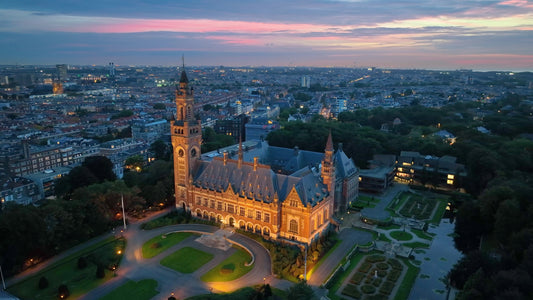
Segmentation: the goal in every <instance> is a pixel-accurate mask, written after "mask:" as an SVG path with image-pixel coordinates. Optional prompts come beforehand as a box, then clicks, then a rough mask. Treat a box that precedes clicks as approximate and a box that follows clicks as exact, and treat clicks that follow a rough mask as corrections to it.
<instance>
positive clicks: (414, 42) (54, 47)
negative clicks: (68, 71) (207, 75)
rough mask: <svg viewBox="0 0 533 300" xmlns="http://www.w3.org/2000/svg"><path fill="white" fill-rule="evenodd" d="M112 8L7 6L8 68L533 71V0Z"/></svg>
mask: <svg viewBox="0 0 533 300" xmlns="http://www.w3.org/2000/svg"><path fill="white" fill-rule="evenodd" d="M148 2H149V1H128V2H126V1H115V2H113V3H107V2H106V1H101V0H95V1H92V2H90V3H87V2H79V1H76V2H72V1H64V0H58V1H53V2H52V3H44V2H43V3H34V1H16V2H12V3H3V4H1V5H0V32H2V34H1V36H0V45H2V47H0V64H23V65H25V64H56V63H67V64H80V65H83V64H97V65H105V64H107V62H110V61H113V62H115V63H116V64H117V65H177V64H180V63H181V59H180V57H181V55H182V54H184V55H185V57H186V58H187V64H189V65H225V66H313V67H332V66H335V67H367V66H376V67H380V68H400V69H413V68H415V69H442V70H453V69H463V68H464V69H474V70H481V71H486V70H505V71H532V70H533V54H531V50H530V45H531V44H533V34H532V31H533V3H532V2H531V1H526V0H507V1H466V2H465V1H456V0H453V1H446V2H439V1H425V2H423V3H421V2H419V1H394V2H391V1H384V0H382V1H364V0H353V1H349V0H345V1H342V0H341V1H290V2H288V3H285V2H282V1H278V0H274V1H268V2H263V1H261V2H257V1H232V2H231V3H230V4H228V3H223V2H219V1H194V2H176V1H158V2H157V3H148Z"/></svg>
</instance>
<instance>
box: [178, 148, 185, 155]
mask: <svg viewBox="0 0 533 300" xmlns="http://www.w3.org/2000/svg"><path fill="white" fill-rule="evenodd" d="M183 154H184V153H183V149H180V151H178V155H179V156H180V157H183Z"/></svg>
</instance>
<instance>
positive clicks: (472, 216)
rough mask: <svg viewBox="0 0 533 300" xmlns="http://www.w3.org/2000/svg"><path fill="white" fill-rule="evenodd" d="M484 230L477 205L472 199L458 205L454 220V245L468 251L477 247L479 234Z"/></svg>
mask: <svg viewBox="0 0 533 300" xmlns="http://www.w3.org/2000/svg"><path fill="white" fill-rule="evenodd" d="M483 232H484V227H483V222H482V220H481V213H480V209H479V205H478V204H477V202H474V201H467V202H465V203H463V205H461V206H460V207H459V211H458V212H457V216H456V221H455V237H454V238H453V240H454V242H455V247H456V248H457V249H458V250H459V251H461V252H463V253H468V252H470V251H472V250H475V249H478V248H479V243H480V240H481V236H482V234H483Z"/></svg>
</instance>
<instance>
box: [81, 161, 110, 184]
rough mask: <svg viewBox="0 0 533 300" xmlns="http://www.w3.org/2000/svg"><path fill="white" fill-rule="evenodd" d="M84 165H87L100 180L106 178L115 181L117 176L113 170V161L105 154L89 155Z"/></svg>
mask: <svg viewBox="0 0 533 300" xmlns="http://www.w3.org/2000/svg"><path fill="white" fill-rule="evenodd" d="M82 166H84V167H86V168H87V169H89V171H91V173H92V174H93V175H94V176H95V177H96V178H98V180H99V182H103V181H104V180H109V181H113V180H115V179H117V176H116V175H115V173H114V172H113V163H112V162H111V160H109V158H107V157H105V156H89V157H87V158H85V161H83V163H82Z"/></svg>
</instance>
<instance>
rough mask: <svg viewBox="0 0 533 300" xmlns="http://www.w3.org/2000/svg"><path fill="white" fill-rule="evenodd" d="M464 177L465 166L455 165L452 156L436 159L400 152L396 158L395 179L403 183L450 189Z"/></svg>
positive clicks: (409, 152) (410, 152)
mask: <svg viewBox="0 0 533 300" xmlns="http://www.w3.org/2000/svg"><path fill="white" fill-rule="evenodd" d="M464 176H466V169H465V166H464V165H462V164H458V163H456V158H455V157H453V156H447V155H446V156H443V157H436V156H431V155H421V154H420V153H418V152H413V151H402V152H401V153H400V156H398V158H397V163H396V178H397V180H400V181H403V182H409V183H418V184H426V183H430V184H433V185H437V186H439V185H440V186H444V187H451V186H454V185H455V184H456V182H457V179H458V178H459V177H464Z"/></svg>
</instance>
